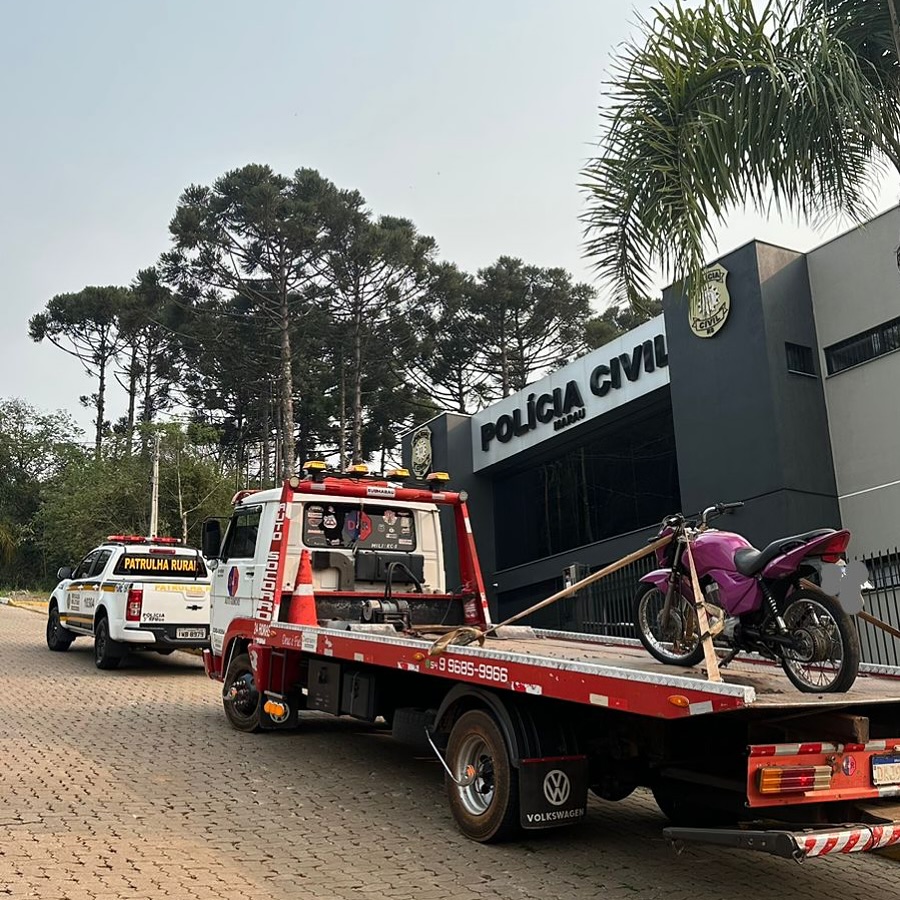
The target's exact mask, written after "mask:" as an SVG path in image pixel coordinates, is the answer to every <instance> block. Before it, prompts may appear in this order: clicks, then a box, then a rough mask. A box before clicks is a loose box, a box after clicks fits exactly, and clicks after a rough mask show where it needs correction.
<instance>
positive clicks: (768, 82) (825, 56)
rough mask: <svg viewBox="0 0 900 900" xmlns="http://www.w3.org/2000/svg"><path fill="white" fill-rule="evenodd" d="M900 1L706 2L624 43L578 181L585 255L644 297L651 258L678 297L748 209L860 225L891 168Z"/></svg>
mask: <svg viewBox="0 0 900 900" xmlns="http://www.w3.org/2000/svg"><path fill="white" fill-rule="evenodd" d="M898 22H900V0H780V2H777V3H773V2H770V3H769V4H768V5H767V6H766V7H765V8H764V9H763V10H762V11H759V12H757V11H755V10H754V7H753V2H752V0H718V2H717V0H702V2H701V4H700V6H699V7H696V8H686V7H685V6H684V5H683V4H682V2H681V0H676V3H675V5H674V6H670V7H660V8H658V9H656V10H655V12H654V16H653V18H652V20H650V21H647V20H644V21H642V23H641V24H642V29H641V31H642V34H641V39H642V40H641V41H640V43H638V42H634V43H631V44H629V45H626V47H625V48H624V49H623V51H622V53H621V55H620V57H619V58H618V60H617V62H616V64H615V66H614V70H613V82H612V97H611V102H610V104H609V105H608V106H607V107H606V108H604V109H603V110H601V120H602V137H601V154H600V155H599V156H598V157H597V158H596V159H593V160H591V161H590V163H589V164H588V165H587V167H586V169H585V171H584V173H583V174H584V176H585V178H586V183H585V185H584V186H585V187H586V188H587V190H588V192H589V202H588V207H587V211H586V213H585V215H584V223H585V226H586V253H587V255H588V256H590V257H593V260H594V263H595V266H596V268H597V270H598V273H599V275H600V276H602V277H605V278H607V279H609V281H610V284H611V286H612V288H613V291H614V293H615V295H616V299H618V300H627V301H628V302H630V303H631V305H632V306H634V307H637V308H642V307H643V306H644V305H645V304H646V302H647V298H648V297H649V295H650V288H651V282H652V278H653V273H654V270H655V267H657V266H658V267H659V268H661V269H662V270H663V273H664V274H665V275H667V276H669V277H671V278H672V279H673V280H675V281H682V280H684V281H685V282H686V285H687V289H688V292H689V293H690V294H692V295H693V294H694V292H695V291H697V290H699V284H700V283H699V280H698V279H697V278H696V275H697V273H699V271H700V270H701V269H702V267H703V264H704V260H705V255H706V248H707V247H708V245H709V244H712V243H714V238H715V231H716V226H717V225H718V224H719V223H721V222H722V220H723V219H724V218H725V216H726V214H727V213H728V211H729V210H731V209H734V208H736V207H740V206H743V205H745V204H747V205H750V206H752V207H755V208H756V209H757V210H760V211H762V212H767V211H769V210H771V209H774V210H776V211H778V212H781V211H788V210H789V211H792V212H795V213H799V214H800V215H801V216H802V217H804V218H806V219H807V220H811V221H813V222H821V221H823V220H824V219H827V218H832V217H835V216H838V215H844V216H849V217H851V218H852V219H854V220H856V221H862V220H864V219H865V218H866V217H867V216H868V215H870V214H871V212H872V205H871V204H872V197H873V189H874V187H875V186H876V185H877V184H878V182H879V179H880V177H881V176H882V175H883V173H884V171H885V170H886V168H887V167H890V166H893V167H894V168H895V169H896V170H897V171H898V172H900V24H898Z"/></svg>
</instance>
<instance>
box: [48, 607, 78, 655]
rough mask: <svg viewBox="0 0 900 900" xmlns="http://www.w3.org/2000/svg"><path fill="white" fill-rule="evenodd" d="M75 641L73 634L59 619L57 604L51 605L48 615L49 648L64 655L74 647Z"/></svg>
mask: <svg viewBox="0 0 900 900" xmlns="http://www.w3.org/2000/svg"><path fill="white" fill-rule="evenodd" d="M74 640H75V635H74V634H73V632H71V631H69V629H68V628H66V627H65V626H64V625H63V623H62V622H61V621H60V618H59V607H58V606H57V605H56V604H55V603H51V604H50V611H49V612H48V613H47V646H48V647H49V648H50V649H51V650H55V651H56V652H57V653H62V652H63V651H64V650H68V649H69V647H71V646H72V641H74Z"/></svg>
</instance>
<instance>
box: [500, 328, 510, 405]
mask: <svg viewBox="0 0 900 900" xmlns="http://www.w3.org/2000/svg"><path fill="white" fill-rule="evenodd" d="M505 326H506V323H505V321H503V320H501V322H500V393H501V394H502V395H503V396H504V397H508V396H509V353H508V351H507V349H506V327H505Z"/></svg>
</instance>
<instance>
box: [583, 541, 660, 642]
mask: <svg viewBox="0 0 900 900" xmlns="http://www.w3.org/2000/svg"><path fill="white" fill-rule="evenodd" d="M657 565H658V563H657V562H656V557H655V556H653V555H650V556H645V557H644V558H643V559H639V560H637V561H636V562H633V563H631V564H630V565H628V566H625V567H624V568H622V569H619V571H618V572H613V573H612V575H607V576H606V578H601V579H600V580H599V581H595V582H594V583H593V584H589V585H588V586H587V587H586V588H585V589H584V590H581V591H579V592H578V593H577V594H576V595H575V597H574V600H573V602H572V606H573V612H574V616H573V618H574V621H575V628H574V629H573V630H577V631H581V632H585V633H587V634H605V635H609V636H611V637H634V624H633V618H632V612H633V610H632V603H633V601H634V594H635V591H636V590H637V587H638V582H640V580H641V576H642V575H645V574H646V573H647V572H649V571H651V570H652V569H655V568H656V567H657ZM578 568H579V572H578V577H579V578H583V577H585V576H586V575H588V574H589V573H590V570H589V569H587V568H586V567H580V566H579V567H578Z"/></svg>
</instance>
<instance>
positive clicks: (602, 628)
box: [556, 547, 900, 666]
mask: <svg viewBox="0 0 900 900" xmlns="http://www.w3.org/2000/svg"><path fill="white" fill-rule="evenodd" d="M863 561H864V562H865V564H866V566H867V568H868V569H869V582H870V584H872V585H873V587H872V589H871V590H867V591H865V592H864V595H863V596H864V599H865V607H866V610H867V612H869V613H870V614H871V615H873V616H875V617H876V618H878V619H881V621H882V622H886V623H887V624H889V625H892V626H893V627H894V628H898V629H900V548H896V547H895V548H894V549H893V550H885V551H883V552H881V553H877V554H871V555H866V556H864V557H863ZM655 566H656V559H655V557H653V556H649V557H645V558H644V559H640V560H638V561H637V562H634V563H632V564H631V565H629V566H626V567H625V568H623V569H620V570H619V571H618V572H615V573H613V574H612V575H610V576H608V577H606V578H602V579H600V581H597V582H595V583H594V584H592V585H588V587H586V588H585V589H584V590H581V591H579V592H578V593H577V594H576V595H575V596H574V598H573V599H572V600H570V601H568V603H569V604H570V605H569V609H568V610H567V615H566V617H565V618H566V621H565V623H560V624H559V625H557V626H556V627H561V628H563V629H564V630H567V631H578V632H582V633H587V634H603V635H608V636H610V637H634V636H635V635H634V625H633V619H632V603H633V600H634V594H635V591H636V590H637V585H638V582H639V581H640V579H641V576H642V575H644V574H646V573H647V572H649V571H650V570H651V569H653V568H655ZM589 573H590V570H589V569H588V568H587V567H586V566H577V577H578V578H583V577H585V576H586V575H588V574H589ZM856 623H857V627H858V629H859V641H860V650H861V652H862V661H863V662H867V663H875V664H877V665H882V666H900V640H898V639H896V638H894V637H892V636H891V635H890V634H888V633H887V632H886V631H883V630H882V629H880V628H878V627H876V626H874V625H870V624H869V623H868V622H864V621H862V620H861V619H857V620H856Z"/></svg>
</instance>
